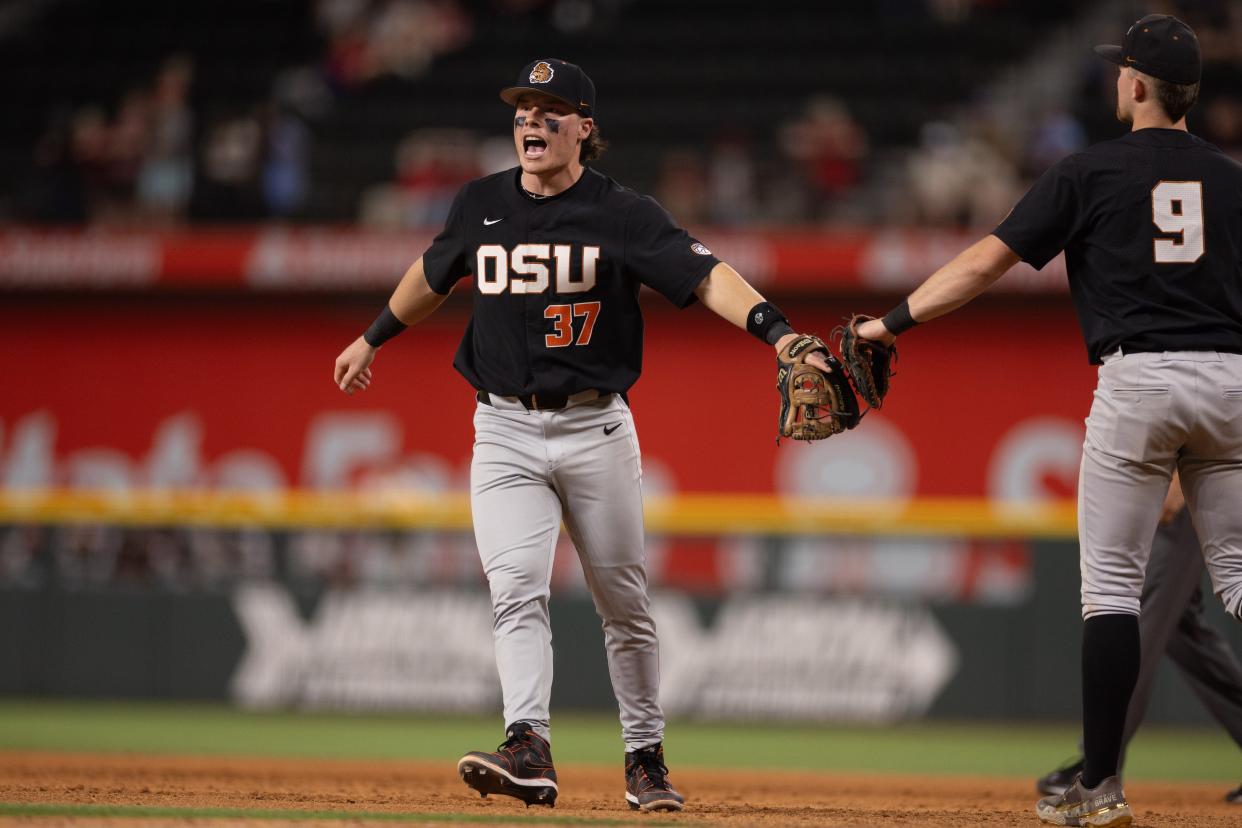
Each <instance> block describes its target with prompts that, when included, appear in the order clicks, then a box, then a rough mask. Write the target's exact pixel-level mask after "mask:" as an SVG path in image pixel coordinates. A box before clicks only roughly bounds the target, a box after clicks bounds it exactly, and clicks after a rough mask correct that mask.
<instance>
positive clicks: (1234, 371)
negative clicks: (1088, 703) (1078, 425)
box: [1078, 351, 1242, 618]
mask: <svg viewBox="0 0 1242 828" xmlns="http://www.w3.org/2000/svg"><path fill="white" fill-rule="evenodd" d="M1174 469H1177V470H1178V472H1179V474H1180V476H1181V481H1182V490H1183V491H1184V492H1185V494H1186V504H1187V509H1188V511H1189V512H1190V516H1191V519H1192V520H1193V522H1194V528H1195V531H1196V532H1197V533H1198V536H1199V539H1200V541H1201V543H1202V550H1203V557H1204V560H1205V561H1206V563H1207V568H1208V572H1209V574H1210V575H1211V577H1212V584H1213V588H1214V590H1215V591H1216V594H1217V595H1219V596H1220V598H1221V600H1222V601H1224V604H1225V608H1226V609H1227V610H1228V611H1229V612H1230V613H1231V614H1232V615H1233V616H1234V617H1242V355H1237V354H1221V353H1215V352H1204V351H1186V352H1180V351H1179V352H1167V353H1152V354H1146V353H1135V354H1125V355H1122V354H1121V353H1120V352H1118V353H1115V354H1110V355H1109V356H1107V357H1105V358H1104V364H1103V365H1102V366H1100V371H1099V382H1098V384H1097V386H1096V390H1095V399H1094V401H1093V403H1092V405H1091V414H1090V416H1089V417H1088V418H1087V437H1086V441H1085V442H1084V444H1083V458H1082V468H1081V470H1080V479H1079V486H1078V534H1079V543H1080V549H1081V559H1080V566H1081V570H1082V613H1083V618H1090V617H1091V616H1093V615H1099V614H1105V613H1129V614H1131V615H1138V614H1139V603H1140V596H1141V595H1142V592H1143V579H1144V573H1145V571H1146V569H1147V560H1148V556H1149V555H1150V553H1151V544H1152V537H1153V535H1154V534H1155V532H1156V525H1157V523H1158V521H1159V518H1160V507H1161V504H1162V502H1163V501H1164V496H1165V494H1166V492H1167V491H1168V488H1169V481H1170V479H1171V478H1172V475H1173V470H1174Z"/></svg>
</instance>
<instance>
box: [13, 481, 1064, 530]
mask: <svg viewBox="0 0 1242 828" xmlns="http://www.w3.org/2000/svg"><path fill="white" fill-rule="evenodd" d="M645 514H646V521H647V530H648V531H649V532H651V533H653V534H662V535H694V536H713V535H778V536H787V535H886V536H891V535H907V536H909V535H914V536H959V537H990V538H1074V537H1076V534H1077V530H1076V523H1075V521H1076V517H1075V514H1076V513H1075V506H1074V503H1073V502H1071V501H1057V502H1052V503H1044V504H1017V505H1013V504H1005V503H1001V502H998V501H990V500H984V499H977V498H920V499H917V500H911V501H892V500H882V501H875V500H867V501H863V500H843V499H838V498H787V497H780V496H775V495H763V494H680V495H677V496H674V497H665V498H661V497H652V498H649V499H648V500H647V502H646V506H645ZM32 523H34V524H65V523H90V524H96V523H97V524H109V525H116V526H147V527H157V526H158V527H176V526H181V527H190V526H215V527H231V528H241V527H254V528H265V529H311V528H325V529H396V530H399V529H405V530H423V531H469V529H470V501H469V498H468V497H467V496H466V495H465V494H451V495H428V494H423V493H410V492H401V493H397V492H312V491H286V492H272V493H256V492H209V491H125V492H116V491H84V490H39V491H28V490H11V489H10V490H0V524H32Z"/></svg>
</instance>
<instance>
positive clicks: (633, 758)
mask: <svg viewBox="0 0 1242 828" xmlns="http://www.w3.org/2000/svg"><path fill="white" fill-rule="evenodd" d="M625 801H626V802H628V803H629V804H630V809H631V810H635V811H680V810H681V809H682V807H683V806H684V805H685V803H686V798H685V797H684V796H682V795H681V794H679V793H677V791H675V790H673V786H672V785H670V784H669V781H668V767H667V766H666V765H665V764H664V743H663V742H659V743H656V744H654V745H650V746H648V747H645V748H639V749H638V750H635V751H630V752H629V753H626V754H625Z"/></svg>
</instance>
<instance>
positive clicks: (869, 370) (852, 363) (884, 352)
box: [833, 314, 897, 408]
mask: <svg viewBox="0 0 1242 828" xmlns="http://www.w3.org/2000/svg"><path fill="white" fill-rule="evenodd" d="M872 318H873V317H870V316H863V315H861V314H854V315H853V316H851V317H850V318H849V319H847V320H846V322H845V324H844V325H843V326H841V327H839V328H837V329H836V330H835V331H833V334H834V335H839V336H840V337H841V344H840V348H841V361H842V362H844V363H845V370H846V371H847V372H848V373H849V375H850V380H851V381H852V382H853V383H854V388H855V389H856V390H857V391H858V396H860V397H862V399H863V402H865V403H866V404H867V405H868V406H869V407H871V408H879V407H880V406H881V405H882V404H883V403H884V397H885V395H886V394H888V383H889V378H890V377H892V376H893V363H894V362H896V361H897V347H896V346H895V345H884V344H883V343H880V342H876V341H874V340H871V339H864V338H863V337H861V336H859V335H858V326H859V324H861V323H863V322H866V321H867V320H869V319H872Z"/></svg>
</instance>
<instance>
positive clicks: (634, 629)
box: [334, 59, 830, 811]
mask: <svg viewBox="0 0 1242 828" xmlns="http://www.w3.org/2000/svg"><path fill="white" fill-rule="evenodd" d="M501 99H502V100H504V101H505V102H506V103H508V104H510V105H512V106H513V107H514V115H513V139H514V144H515V146H516V149H517V153H518V158H519V161H520V166H518V167H517V168H514V169H511V170H508V171H506V172H503V173H499V174H497V175H493V176H490V177H487V178H482V179H479V180H477V181H472V182H470V183H469V184H467V185H466V186H465V187H463V188H462V189H461V191H460V192H459V193H458V194H457V198H456V200H455V201H454V202H453V206H452V209H451V210H450V213H449V217H448V221H447V223H446V224H445V227H444V230H443V232H441V233H440V234H439V235H438V236H437V237H436V239H435V241H434V242H433V244H432V245H431V248H430V249H428V250H427V252H426V253H425V254H424V255H423V256H422V258H420V259H419V260H418V261H416V262H415V263H414V264H413V266H412V267H411V268H410V269H409V271H408V272H407V273H406V274H405V277H404V278H403V279H402V280H401V283H400V284H399V285H398V286H397V289H396V291H395V292H394V293H393V295H392V298H391V299H390V300H389V302H388V305H387V306H386V307H385V308H384V310H383V312H382V313H381V314H380V316H379V318H378V319H376V321H375V323H374V324H373V325H372V326H371V328H370V329H368V330H367V332H366V333H365V334H364V335H363V336H362V337H359V338H358V340H356V341H355V342H354V343H353V344H351V345H350V346H349V347H348V348H346V349H345V350H344V351H343V352H342V353H341V355H340V356H339V357H338V358H337V361H336V366H335V372H334V380H335V382H336V383H337V385H338V386H339V387H340V388H341V390H343V391H346V392H347V393H353V392H354V391H358V390H362V389H365V388H366V387H367V386H368V385H369V384H370V382H371V379H372V374H371V369H370V364H371V361H372V360H373V359H374V358H375V353H376V350H377V349H378V348H379V346H380V345H382V344H383V343H384V342H385V341H387V340H388V339H390V338H391V337H393V336H395V335H396V334H397V333H399V332H400V331H402V330H404V329H405V327H406V326H408V325H413V324H415V323H417V322H419V321H421V320H422V319H424V318H425V317H426V316H427V315H428V314H430V313H431V312H432V311H434V310H435V309H436V308H437V307H439V305H440V303H441V302H443V301H444V298H445V297H446V296H447V295H448V293H449V291H450V290H452V288H453V285H454V284H455V283H456V282H457V281H458V280H459V279H461V278H462V277H464V276H473V277H474V306H473V313H472V315H471V319H470V324H469V325H468V327H467V328H466V332H465V336H464V337H463V338H462V342H461V347H460V348H459V349H458V351H457V356H456V358H455V360H454V363H453V364H454V366H455V367H456V368H457V370H458V371H459V372H460V373H461V374H462V376H464V377H465V378H466V380H467V381H468V382H469V383H470V384H471V385H472V386H473V387H474V388H475V390H476V394H477V397H478V404H477V406H476V411H475V415H474V425H475V443H474V456H473V459H472V462H471V467H470V487H471V512H472V516H473V521H474V530H475V540H476V541H477V543H478V547H479V556H480V558H481V559H482V562H483V568H484V571H485V572H486V574H487V579H488V585H489V588H490V591H491V598H492V608H493V615H494V637H495V646H496V664H497V668H498V671H499V673H500V683H501V689H502V693H503V697H504V716H505V726H506V731H505V733H506V738H505V741H504V743H503V744H502V745H501V746H500V747H499V748H498V749H497V750H496V751H495V752H493V753H486V752H472V753H469V754H467V755H466V756H464V757H463V758H462V759H461V761H460V762H459V763H458V770H459V772H460V773H461V776H462V778H463V779H464V780H465V782H466V784H468V785H469V786H470V787H472V788H474V789H475V790H477V791H479V792H480V793H481V794H482V795H484V796H486V795H487V794H489V793H500V794H506V795H509V796H514V797H517V798H519V799H521V800H522V801H524V802H525V803H526V804H527V805H531V804H544V805H552V804H554V803H555V801H556V797H557V794H558V788H557V781H556V771H555V769H554V768H553V765H552V754H551V747H550V740H551V734H550V731H549V710H548V707H549V700H550V696H551V687H552V647H551V632H550V629H549V623H548V606H547V601H548V588H549V579H550V576H551V571H552V559H553V551H554V549H555V547H556V541H557V535H558V533H559V529H560V525H561V521H562V520H564V522H565V526H566V528H567V529H568V531H569V535H570V537H571V539H572V540H573V543H574V546H575V548H576V549H577V551H578V557H579V559H580V561H581V563H582V567H583V571H584V573H585V575H586V581H587V585H588V587H589V588H590V590H591V594H592V597H593V598H594V601H595V606H596V609H597V610H598V612H599V615H600V617H601V619H602V620H603V628H604V642H605V647H606V649H607V655H608V669H609V674H610V676H611V678H612V685H613V690H614V693H615V694H616V697H617V703H618V706H619V708H620V714H621V730H622V736H623V738H624V741H625V749H626V754H625V781H626V792H625V798H626V801H627V802H628V803H629V804H630V806H631V807H632V808H636V809H641V810H644V811H650V810H672V811H676V810H681V808H682V805H683V802H684V800H683V797H682V796H681V795H680V794H679V793H677V791H676V790H674V789H673V787H672V785H671V784H670V783H669V780H668V768H667V767H666V765H665V764H664V751H663V739H664V716H663V713H662V712H661V709H660V704H659V699H658V690H659V659H658V653H657V642H656V632H655V626H654V624H653V623H652V620H651V615H650V612H649V611H648V601H647V575H646V570H645V559H644V553H643V518H642V499H641V491H640V478H641V474H642V469H641V456H640V453H639V447H638V439H637V435H636V433H635V430H634V420H633V418H632V417H631V415H630V410H629V405H628V402H627V399H626V392H627V391H628V390H629V388H630V386H631V385H633V384H634V381H635V380H637V379H638V375H639V372H640V371H641V369H642V347H643V318H642V314H641V312H640V309H639V301H638V297H639V289H640V288H641V287H642V286H643V285H646V286H648V287H651V288H653V289H654V290H655V291H656V292H657V293H660V294H662V295H663V296H664V297H665V298H666V299H668V300H669V301H671V302H672V303H673V304H675V305H677V306H678V307H682V308H684V307H686V306H688V305H690V304H692V303H693V302H695V301H696V300H699V301H702V303H703V304H704V305H706V306H707V307H708V308H709V309H710V310H712V311H714V312H715V313H717V314H719V315H720V316H722V317H724V318H725V319H727V320H729V321H730V322H732V323H733V324H735V325H737V326H738V327H741V328H745V329H746V330H748V331H749V332H750V333H752V334H754V335H755V336H756V337H758V338H759V339H762V340H763V341H764V342H766V343H768V344H769V345H773V346H775V347H776V348H777V351H778V353H780V351H781V348H783V347H784V346H785V345H787V344H789V343H791V342H793V341H794V338H795V334H794V333H793V331H792V329H791V328H790V326H789V324H788V322H787V321H786V320H785V318H784V316H782V315H781V313H780V311H779V310H777V309H776V308H775V307H773V306H772V305H771V304H769V303H767V302H765V301H764V300H763V297H762V296H760V295H759V294H758V293H757V292H756V291H755V290H754V289H753V288H752V287H751V286H750V285H749V284H747V282H746V281H745V280H743V279H742V277H741V276H739V275H738V274H737V272H736V271H734V270H733V269H732V268H731V267H729V266H728V265H727V264H724V263H723V262H721V261H720V260H718V259H717V258H716V257H714V256H713V255H712V253H711V251H710V250H709V249H708V248H707V247H705V246H704V245H703V244H702V243H700V242H698V241H696V240H695V239H693V238H691V237H690V236H689V235H688V234H687V233H686V232H685V231H684V230H682V229H681V228H680V227H678V226H677V225H676V224H675V223H674V222H673V220H672V218H670V216H669V215H668V213H666V212H665V211H664V210H663V209H662V208H661V207H660V205H659V204H657V203H656V202H655V201H653V200H652V199H650V198H647V197H645V196H641V195H639V194H638V193H635V192H634V191H632V190H629V189H626V188H625V187H622V186H621V185H619V184H617V183H616V182H615V181H613V180H611V179H609V178H606V177H605V176H603V175H601V174H599V173H598V172H595V171H594V170H592V169H590V168H586V167H584V166H583V163H582V162H583V161H589V160H591V159H592V158H594V157H596V156H597V155H598V154H599V152H601V151H602V141H601V140H600V138H599V133H598V129H597V127H596V125H595V87H594V84H592V82H591V80H590V78H588V77H587V75H586V74H585V73H584V72H583V71H582V69H581V68H579V67H578V66H576V65H574V64H572V63H566V62H564V61H560V60H553V59H542V60H536V61H533V62H532V63H530V64H529V65H527V66H526V67H525V68H524V69H523V70H522V72H521V73H520V75H519V76H518V82H517V83H516V84H515V85H514V86H511V87H509V88H507V89H505V90H503V91H502V92H501ZM807 361H809V362H811V363H812V364H814V365H816V367H817V368H820V369H821V370H823V371H828V370H830V369H829V365H828V363H827V361H826V360H825V359H824V358H822V356H821V355H820V353H818V352H817V353H813V354H811V356H810V357H807Z"/></svg>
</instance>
